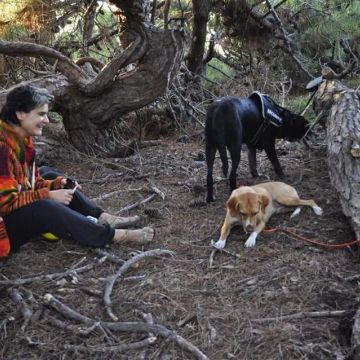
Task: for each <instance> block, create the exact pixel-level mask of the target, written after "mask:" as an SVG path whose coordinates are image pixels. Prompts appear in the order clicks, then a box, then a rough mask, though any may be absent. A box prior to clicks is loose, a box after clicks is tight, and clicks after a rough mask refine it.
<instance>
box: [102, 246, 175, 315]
mask: <svg viewBox="0 0 360 360" xmlns="http://www.w3.org/2000/svg"><path fill="white" fill-rule="evenodd" d="M164 254H166V255H174V252H172V251H169V250H163V249H155V250H149V251H145V252H142V253H140V254H138V255H135V256H134V257H132V258H131V259H129V260H127V261H126V262H125V263H124V264H123V265H122V266H121V267H120V269H119V270H118V271H117V272H116V273H115V274H114V275H111V276H109V277H108V278H107V280H106V285H105V291H104V304H105V309H106V312H107V313H108V315H109V316H110V318H111V319H113V320H114V321H118V318H117V316H115V314H114V313H113V311H112V309H111V299H110V295H111V292H112V289H113V287H114V284H115V281H116V280H117V279H118V278H119V277H121V276H122V275H123V274H124V273H125V272H126V271H127V270H128V269H129V268H130V267H131V266H133V265H134V264H135V263H137V262H138V261H140V260H142V259H144V258H146V257H151V256H159V255H164Z"/></svg>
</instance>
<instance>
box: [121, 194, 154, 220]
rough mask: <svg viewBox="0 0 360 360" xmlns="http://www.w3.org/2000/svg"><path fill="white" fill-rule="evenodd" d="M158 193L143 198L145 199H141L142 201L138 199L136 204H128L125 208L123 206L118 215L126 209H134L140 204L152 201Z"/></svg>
mask: <svg viewBox="0 0 360 360" xmlns="http://www.w3.org/2000/svg"><path fill="white" fill-rule="evenodd" d="M156 195H157V194H151V195H150V196H149V197H147V198H146V199H143V200H140V201H137V202H136V203H134V204H131V205H128V206H125V207H123V208H121V209H120V210H119V211H118V212H117V213H116V215H120V214H121V213H122V212H124V211H128V210H132V209H135V208H137V207H138V206H140V205H144V204H146V203H148V202H150V201H151V200H152V199H153V198H154V197H155V196H156Z"/></svg>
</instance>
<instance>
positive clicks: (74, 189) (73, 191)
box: [71, 184, 80, 194]
mask: <svg viewBox="0 0 360 360" xmlns="http://www.w3.org/2000/svg"><path fill="white" fill-rule="evenodd" d="M79 186H80V185H79V184H76V185H75V187H74V188H73V189H72V190H71V192H72V193H73V194H74V193H75V191H76V189H77V188H78V187H79Z"/></svg>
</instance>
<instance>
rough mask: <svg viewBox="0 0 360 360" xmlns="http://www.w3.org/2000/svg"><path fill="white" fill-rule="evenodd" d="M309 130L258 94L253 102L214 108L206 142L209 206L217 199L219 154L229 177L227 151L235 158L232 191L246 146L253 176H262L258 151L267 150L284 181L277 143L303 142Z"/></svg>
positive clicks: (226, 101) (220, 103)
mask: <svg viewBox="0 0 360 360" xmlns="http://www.w3.org/2000/svg"><path fill="white" fill-rule="evenodd" d="M308 128H309V124H308V123H307V122H306V120H305V119H304V118H303V117H302V116H300V115H296V114H294V113H292V112H291V111H289V110H287V109H285V108H283V107H281V106H279V105H277V104H276V103H275V102H274V101H273V100H271V99H270V98H269V97H267V96H265V95H262V94H260V93H258V92H255V93H253V94H252V95H251V96H250V97H249V98H244V99H241V98H238V97H233V96H227V97H223V98H219V99H217V100H216V101H214V103H213V104H212V105H211V106H210V108H209V109H208V111H207V115H206V124H205V141H206V149H205V153H206V164H207V198H206V201H207V202H211V201H214V198H213V176H212V173H213V165H214V160H215V154H216V150H219V153H220V158H221V161H222V170H223V173H224V175H225V176H227V173H228V167H229V166H228V158H227V153H226V148H227V149H228V150H229V152H230V156H231V162H232V164H231V171H230V175H229V182H230V190H231V191H232V190H234V189H235V188H236V170H237V167H238V165H239V162H240V157H241V147H242V144H243V143H245V144H247V147H248V158H249V167H250V172H251V175H252V176H254V177H256V176H258V172H257V166H256V149H259V150H262V149H264V150H265V152H266V155H267V156H268V158H269V160H270V161H271V163H272V165H273V167H274V170H275V173H276V174H277V175H278V176H279V177H282V176H284V173H283V171H282V169H281V166H280V163H279V160H278V157H277V154H276V150H275V139H287V140H289V141H295V140H299V139H301V138H302V137H303V136H304V135H305V133H306V132H307V130H308Z"/></svg>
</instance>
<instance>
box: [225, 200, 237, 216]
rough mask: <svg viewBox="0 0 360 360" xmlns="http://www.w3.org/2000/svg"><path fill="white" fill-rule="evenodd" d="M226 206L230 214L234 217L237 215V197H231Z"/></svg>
mask: <svg viewBox="0 0 360 360" xmlns="http://www.w3.org/2000/svg"><path fill="white" fill-rule="evenodd" d="M226 206H227V208H228V209H229V212H230V215H231V216H232V217H236V216H237V215H238V212H237V208H238V199H237V198H236V197H231V198H230V199H229V200H228V201H227V202H226Z"/></svg>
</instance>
